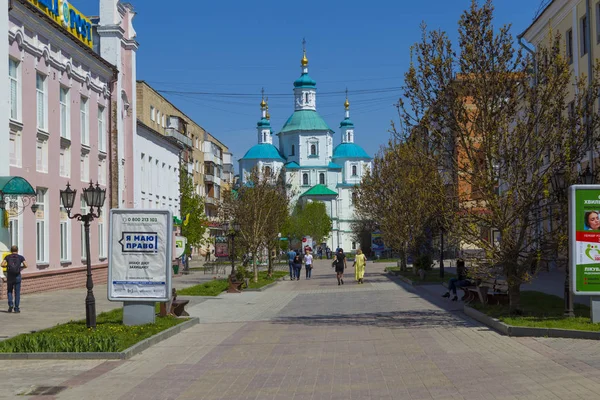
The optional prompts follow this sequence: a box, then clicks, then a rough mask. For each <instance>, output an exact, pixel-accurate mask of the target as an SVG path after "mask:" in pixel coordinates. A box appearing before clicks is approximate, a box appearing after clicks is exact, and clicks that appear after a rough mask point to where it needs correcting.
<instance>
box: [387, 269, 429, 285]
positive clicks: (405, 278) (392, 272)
mask: <svg viewBox="0 0 600 400" xmlns="http://www.w3.org/2000/svg"><path fill="white" fill-rule="evenodd" d="M388 274H390V275H393V276H395V277H397V278H398V279H400V280H401V281H402V282H404V283H407V284H409V285H411V286H424V285H439V284H440V283H439V282H420V281H416V280H415V281H413V280H411V279H409V278H407V277H405V276H403V275H400V274H399V273H397V272H396V271H388Z"/></svg>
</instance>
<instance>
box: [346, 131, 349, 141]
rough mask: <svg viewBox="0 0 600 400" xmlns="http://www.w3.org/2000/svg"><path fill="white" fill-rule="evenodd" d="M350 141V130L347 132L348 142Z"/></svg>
mask: <svg viewBox="0 0 600 400" xmlns="http://www.w3.org/2000/svg"><path fill="white" fill-rule="evenodd" d="M349 141H350V132H348V134H346V142H349Z"/></svg>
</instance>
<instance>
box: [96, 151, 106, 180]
mask: <svg viewBox="0 0 600 400" xmlns="http://www.w3.org/2000/svg"><path fill="white" fill-rule="evenodd" d="M98 183H99V184H100V185H106V158H105V157H98Z"/></svg>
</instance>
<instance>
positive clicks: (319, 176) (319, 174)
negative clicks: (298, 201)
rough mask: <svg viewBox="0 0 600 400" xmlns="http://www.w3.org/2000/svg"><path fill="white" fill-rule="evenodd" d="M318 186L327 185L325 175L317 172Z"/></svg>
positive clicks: (322, 172) (323, 172)
mask: <svg viewBox="0 0 600 400" xmlns="http://www.w3.org/2000/svg"><path fill="white" fill-rule="evenodd" d="M321 175H323V183H321ZM317 179H318V180H319V185H327V173H326V172H325V171H319V172H318V175H317Z"/></svg>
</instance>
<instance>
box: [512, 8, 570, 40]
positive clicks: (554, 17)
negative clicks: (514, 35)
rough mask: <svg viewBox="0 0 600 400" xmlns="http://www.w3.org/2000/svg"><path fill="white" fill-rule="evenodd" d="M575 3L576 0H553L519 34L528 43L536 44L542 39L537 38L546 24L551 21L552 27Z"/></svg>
mask: <svg viewBox="0 0 600 400" xmlns="http://www.w3.org/2000/svg"><path fill="white" fill-rule="evenodd" d="M577 3H578V0H553V1H552V3H550V4H549V5H548V6H547V7H546V8H545V9H544V10H543V11H542V13H541V14H540V15H539V16H538V17H537V18H536V19H535V21H533V23H532V24H531V25H529V26H528V27H527V29H525V31H523V33H522V34H521V35H523V37H524V38H525V39H526V40H527V41H528V42H529V43H532V44H534V45H535V46H538V44H539V42H540V41H541V40H542V38H540V39H538V36H539V35H540V33H541V32H542V31H544V30H546V29H547V28H546V27H547V26H548V24H550V23H552V26H551V28H554V27H555V26H556V25H558V24H559V23H560V22H561V21H562V20H563V19H564V18H565V16H566V15H567V14H569V13H570V12H571V11H572V9H573V7H575V6H576V5H577ZM561 33H563V32H561Z"/></svg>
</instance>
